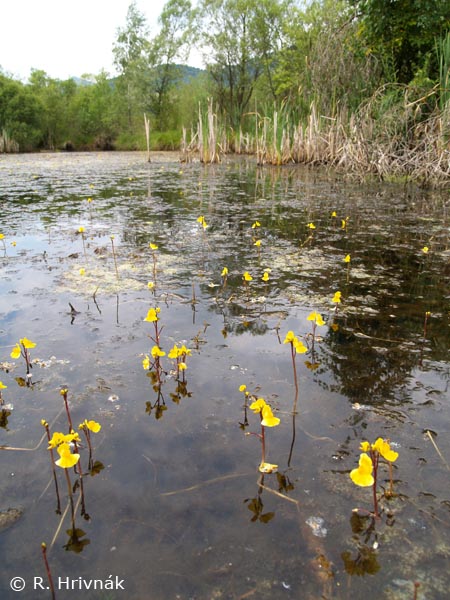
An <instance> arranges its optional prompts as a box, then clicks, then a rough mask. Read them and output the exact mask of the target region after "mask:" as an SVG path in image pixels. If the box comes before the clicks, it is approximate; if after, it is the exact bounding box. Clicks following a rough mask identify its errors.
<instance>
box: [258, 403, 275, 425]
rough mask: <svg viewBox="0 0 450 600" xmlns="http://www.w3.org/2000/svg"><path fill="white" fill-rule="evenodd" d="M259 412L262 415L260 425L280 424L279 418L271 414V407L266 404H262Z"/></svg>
mask: <svg viewBox="0 0 450 600" xmlns="http://www.w3.org/2000/svg"><path fill="white" fill-rule="evenodd" d="M261 414H262V417H263V418H262V421H261V425H264V427H276V426H277V425H279V424H280V419H279V418H278V417H274V416H273V413H272V409H271V408H270V406H269V405H268V404H266V405H265V406H263V408H262V411H261Z"/></svg>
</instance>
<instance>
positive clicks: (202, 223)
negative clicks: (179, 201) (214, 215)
mask: <svg viewBox="0 0 450 600" xmlns="http://www.w3.org/2000/svg"><path fill="white" fill-rule="evenodd" d="M197 223H200V225H201V226H202V227H203V229H206V228H207V227H208V225H207V224H206V221H205V217H204V216H203V215H200V216H199V217H198V219H197Z"/></svg>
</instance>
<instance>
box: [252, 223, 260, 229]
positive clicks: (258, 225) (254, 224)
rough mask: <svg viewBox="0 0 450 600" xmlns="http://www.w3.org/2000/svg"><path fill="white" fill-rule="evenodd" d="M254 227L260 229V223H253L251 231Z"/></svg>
mask: <svg viewBox="0 0 450 600" xmlns="http://www.w3.org/2000/svg"><path fill="white" fill-rule="evenodd" d="M256 227H261V223H260V222H259V221H255V222H254V223H253V225H252V229H255V228H256Z"/></svg>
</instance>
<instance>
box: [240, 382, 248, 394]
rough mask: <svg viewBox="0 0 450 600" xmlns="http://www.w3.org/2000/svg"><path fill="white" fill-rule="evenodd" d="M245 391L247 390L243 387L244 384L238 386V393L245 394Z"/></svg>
mask: <svg viewBox="0 0 450 600" xmlns="http://www.w3.org/2000/svg"><path fill="white" fill-rule="evenodd" d="M246 389H247V386H246V385H245V383H243V384H242V385H240V386H239V391H240V392H245V390H246Z"/></svg>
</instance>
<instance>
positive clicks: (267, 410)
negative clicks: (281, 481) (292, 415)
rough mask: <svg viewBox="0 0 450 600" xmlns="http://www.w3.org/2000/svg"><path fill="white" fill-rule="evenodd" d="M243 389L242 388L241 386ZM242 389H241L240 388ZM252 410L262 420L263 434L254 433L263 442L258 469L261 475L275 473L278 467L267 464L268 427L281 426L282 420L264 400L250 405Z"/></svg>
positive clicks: (257, 400) (258, 400)
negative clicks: (266, 432)
mask: <svg viewBox="0 0 450 600" xmlns="http://www.w3.org/2000/svg"><path fill="white" fill-rule="evenodd" d="M241 387H242V386H241ZM239 389H241V388H239ZM250 410H252V411H253V412H254V413H255V414H259V416H260V420H261V433H254V434H252V435H256V436H257V437H259V439H260V440H261V462H260V465H259V467H258V469H259V471H260V472H261V473H274V472H275V471H276V470H277V469H278V465H273V464H271V463H268V462H266V434H265V428H266V427H276V426H277V425H279V424H280V419H279V418H278V417H275V416H274V414H273V412H272V409H271V407H270V406H269V404H267V402H266V401H265V400H264V398H257V399H256V400H255V401H254V402H252V404H250Z"/></svg>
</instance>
